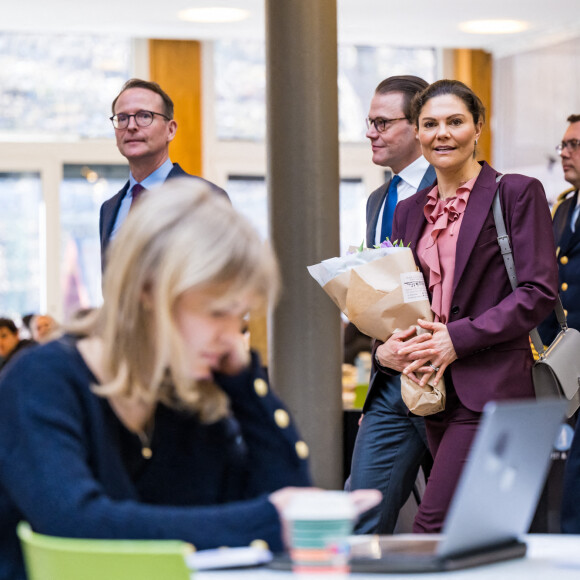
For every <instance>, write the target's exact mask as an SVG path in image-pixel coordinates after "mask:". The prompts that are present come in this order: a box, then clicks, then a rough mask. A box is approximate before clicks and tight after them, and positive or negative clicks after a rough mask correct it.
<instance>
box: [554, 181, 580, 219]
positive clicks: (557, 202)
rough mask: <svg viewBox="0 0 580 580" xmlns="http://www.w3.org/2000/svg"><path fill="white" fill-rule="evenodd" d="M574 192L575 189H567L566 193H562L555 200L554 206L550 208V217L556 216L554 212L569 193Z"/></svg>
mask: <svg viewBox="0 0 580 580" xmlns="http://www.w3.org/2000/svg"><path fill="white" fill-rule="evenodd" d="M575 191H576V188H574V187H571V188H570V189H567V190H566V191H563V192H562V193H561V194H560V195H559V196H558V197H557V198H556V201H555V203H554V206H553V207H552V217H554V216H555V215H556V210H557V209H558V206H559V205H560V204H561V203H562V202H563V201H564V200H565V199H566V198H567V197H568V195H569V194H570V193H573V192H575Z"/></svg>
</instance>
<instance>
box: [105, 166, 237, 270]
mask: <svg viewBox="0 0 580 580" xmlns="http://www.w3.org/2000/svg"><path fill="white" fill-rule="evenodd" d="M175 177H189V178H191V179H198V180H199V181H202V182H204V183H206V184H207V185H209V186H210V187H211V188H212V189H213V190H214V191H215V192H216V193H219V194H221V195H225V196H226V197H228V194H227V193H226V192H225V191H224V190H223V189H222V188H221V187H218V186H217V185H215V184H214V183H212V182H211V181H207V179H203V177H197V176H195V175H190V174H189V173H186V172H185V171H183V169H181V167H180V166H179V165H178V164H177V163H174V164H173V169H172V170H171V171H170V172H169V175H168V176H167V179H173V178H175ZM128 189H129V182H128V181H127V183H126V184H125V185H124V186H123V189H121V190H120V191H119V192H118V193H116V194H115V195H114V196H113V197H111V198H110V199H108V200H107V201H105V202H104V203H103V205H102V206H101V212H100V217H99V236H100V238H101V264H102V266H103V269H104V264H105V260H104V258H105V253H106V250H107V246H108V245H109V242H110V241H111V233H112V231H113V227H114V225H115V221H116V219H117V214H118V213H119V208H120V207H121V201H122V200H123V198H124V197H125V194H126V193H127V190H128ZM228 199H229V197H228Z"/></svg>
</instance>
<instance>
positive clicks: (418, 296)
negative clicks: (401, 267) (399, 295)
mask: <svg viewBox="0 0 580 580" xmlns="http://www.w3.org/2000/svg"><path fill="white" fill-rule="evenodd" d="M401 287H402V288H403V300H404V301H405V302H417V301H419V300H429V296H428V294H427V288H426V287H425V280H423V274H421V272H403V273H402V274H401Z"/></svg>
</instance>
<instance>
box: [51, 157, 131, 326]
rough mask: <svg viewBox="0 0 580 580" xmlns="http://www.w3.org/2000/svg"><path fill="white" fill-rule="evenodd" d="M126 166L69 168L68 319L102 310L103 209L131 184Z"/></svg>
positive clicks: (64, 276) (65, 208) (64, 213)
mask: <svg viewBox="0 0 580 580" xmlns="http://www.w3.org/2000/svg"><path fill="white" fill-rule="evenodd" d="M127 177H128V170H127V167H126V166H123V165H65V166H64V175H63V181H62V184H61V189H60V216H61V217H60V221H61V231H62V237H61V283H62V295H63V300H64V308H63V310H64V318H65V320H66V319H69V318H70V317H71V315H73V314H74V313H75V312H76V311H77V310H78V309H79V308H89V307H92V306H98V305H99V304H100V303H101V302H102V295H101V246H100V240H99V209H100V207H101V204H102V203H103V202H104V201H105V200H106V199H108V198H109V197H111V196H113V195H114V194H115V193H117V191H119V190H120V189H121V188H122V187H123V185H124V183H125V182H126V181H127Z"/></svg>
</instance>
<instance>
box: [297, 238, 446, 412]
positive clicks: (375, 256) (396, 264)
mask: <svg viewBox="0 0 580 580" xmlns="http://www.w3.org/2000/svg"><path fill="white" fill-rule="evenodd" d="M308 271H309V272H310V275H311V276H312V277H313V278H314V279H315V280H316V281H317V282H318V283H319V284H320V285H321V286H322V288H323V289H324V291H325V292H326V293H327V294H328V295H329V296H330V298H332V300H333V301H334V303H335V304H336V305H337V306H338V307H339V308H340V310H341V311H342V312H343V313H344V315H345V316H346V317H347V318H348V319H349V320H350V321H351V322H352V323H353V324H354V325H355V326H356V327H357V328H358V329H359V330H360V331H361V332H363V333H364V334H367V335H368V336H371V337H372V338H376V339H378V340H380V341H382V342H384V341H386V340H387V339H388V338H389V337H390V336H391V335H392V334H393V333H394V332H395V331H396V330H401V329H406V328H409V326H412V325H416V324H417V319H418V318H422V319H424V320H428V321H432V320H433V313H432V312H431V305H430V303H429V295H428V294H427V288H426V287H425V281H424V279H423V274H422V273H421V272H420V271H419V270H418V268H417V266H416V264H415V259H414V257H413V252H412V251H411V249H410V248H406V247H402V246H398V245H394V246H393V245H391V244H390V243H389V244H384V247H378V248H373V249H362V248H359V249H358V251H355V252H352V253H349V254H347V255H346V256H343V257H338V258H330V259H328V260H324V261H323V262H321V263H320V264H316V265H314V266H308ZM417 328H418V329H419V327H417ZM419 331H420V329H419ZM401 391H402V396H403V400H404V401H405V404H406V405H407V406H408V407H409V409H410V410H411V411H412V412H413V413H415V414H417V415H429V414H432V413H436V412H438V411H440V410H442V409H443V408H444V406H445V387H444V385H443V380H441V381H439V383H438V384H437V386H433V385H431V384H429V383H428V384H427V385H425V387H419V385H417V384H416V383H414V382H413V381H411V379H409V378H408V377H406V376H405V375H402V376H401Z"/></svg>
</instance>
